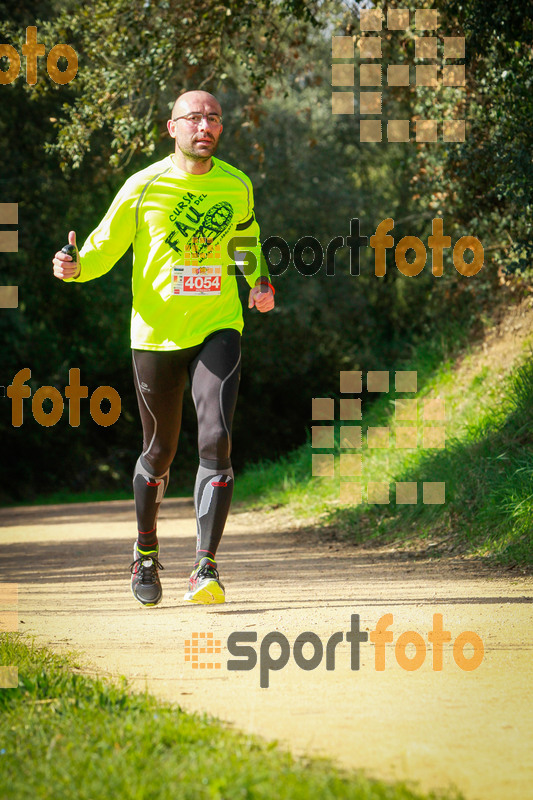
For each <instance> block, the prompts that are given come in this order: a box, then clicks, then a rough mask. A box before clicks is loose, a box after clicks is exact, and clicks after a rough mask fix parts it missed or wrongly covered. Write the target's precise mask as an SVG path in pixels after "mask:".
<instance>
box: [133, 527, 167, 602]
mask: <svg viewBox="0 0 533 800" xmlns="http://www.w3.org/2000/svg"><path fill="white" fill-rule="evenodd" d="M158 555H159V545H158V546H157V547H156V548H153V547H152V548H151V549H148V548H147V549H146V550H143V549H140V548H139V546H138V545H137V542H135V544H134V545H133V562H132V564H130V572H131V591H132V593H133V596H134V598H135V599H136V600H138V601H139V603H141V604H142V605H143V606H156V605H157V604H158V603H160V602H161V598H162V597H163V589H162V587H161V581H160V580H159V575H158V574H157V571H158V570H159V569H164V567H163V566H162V565H161V564H160V563H159V561H158V560H157V556H158Z"/></svg>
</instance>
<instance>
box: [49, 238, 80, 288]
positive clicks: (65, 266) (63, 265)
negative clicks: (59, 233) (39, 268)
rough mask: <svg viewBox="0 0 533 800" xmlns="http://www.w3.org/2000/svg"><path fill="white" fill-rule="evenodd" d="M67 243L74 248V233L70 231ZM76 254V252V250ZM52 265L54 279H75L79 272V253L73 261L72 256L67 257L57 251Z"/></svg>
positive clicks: (65, 254)
mask: <svg viewBox="0 0 533 800" xmlns="http://www.w3.org/2000/svg"><path fill="white" fill-rule="evenodd" d="M68 243H69V244H73V245H74V247H76V233H75V231H70V232H69V235H68ZM76 252H78V250H77V248H76ZM52 263H53V265H54V275H55V277H56V278H59V279H60V280H64V279H65V278H77V277H78V275H79V274H80V272H81V264H80V261H79V253H78V260H77V261H73V259H72V256H69V255H67V253H63V252H62V251H61V250H59V251H58V252H57V253H56V254H55V256H54V260H53V262H52Z"/></svg>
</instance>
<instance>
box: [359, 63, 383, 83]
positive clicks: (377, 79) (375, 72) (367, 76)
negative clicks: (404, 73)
mask: <svg viewBox="0 0 533 800" xmlns="http://www.w3.org/2000/svg"><path fill="white" fill-rule="evenodd" d="M359 84H360V86H381V64H361V66H360V68H359Z"/></svg>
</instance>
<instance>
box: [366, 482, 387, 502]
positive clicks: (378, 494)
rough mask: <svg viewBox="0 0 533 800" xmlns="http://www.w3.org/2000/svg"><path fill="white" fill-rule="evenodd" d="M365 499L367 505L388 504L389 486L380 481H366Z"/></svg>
mask: <svg viewBox="0 0 533 800" xmlns="http://www.w3.org/2000/svg"><path fill="white" fill-rule="evenodd" d="M366 491H367V498H368V502H369V503H376V504H377V505H385V504H387V503H388V502H389V484H388V483H383V482H382V481H368V484H367V488H366Z"/></svg>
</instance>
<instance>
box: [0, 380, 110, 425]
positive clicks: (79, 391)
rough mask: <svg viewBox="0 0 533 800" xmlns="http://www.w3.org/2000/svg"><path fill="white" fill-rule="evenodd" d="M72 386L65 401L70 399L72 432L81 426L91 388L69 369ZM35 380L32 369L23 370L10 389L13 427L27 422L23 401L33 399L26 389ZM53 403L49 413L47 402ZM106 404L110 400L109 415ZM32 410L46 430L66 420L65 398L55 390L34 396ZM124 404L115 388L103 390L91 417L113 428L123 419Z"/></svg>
mask: <svg viewBox="0 0 533 800" xmlns="http://www.w3.org/2000/svg"><path fill="white" fill-rule="evenodd" d="M68 375H69V383H68V384H67V386H65V397H68V400H69V403H68V410H69V424H70V426H71V427H72V428H77V427H78V426H79V424H80V400H81V399H82V398H84V397H88V396H89V388H88V387H87V386H82V385H81V384H80V371H79V369H77V368H75V367H73V368H72V369H69V372H68ZM30 378H31V369H30V368H29V367H25V368H24V369H19V371H18V372H17V374H16V375H15V377H14V378H13V382H12V383H11V384H10V385H9V386H8V387H7V396H8V397H10V398H11V424H12V425H13V427H15V428H19V427H20V426H21V425H22V423H23V421H24V416H23V402H22V400H23V398H24V397H31V389H30V387H29V386H26V381H29V379H30ZM47 399H48V400H51V401H52V409H51V410H50V411H45V410H44V409H43V402H44V401H45V400H47ZM102 400H108V401H109V404H110V408H109V411H108V412H107V413H104V412H103V411H102V409H101V407H100V404H101V402H102ZM31 408H32V412H33V416H34V418H35V420H36V422H38V423H39V425H43V426H44V427H46V428H49V427H51V426H52V425H55V424H56V423H57V422H59V420H60V419H61V417H62V416H63V409H64V403H63V398H62V397H61V394H60V392H59V390H58V389H56V388H55V386H41V387H40V389H37V391H36V392H35V394H34V395H33V398H32V402H31ZM121 409H122V403H121V399H120V395H119V393H118V392H117V390H116V389H113V387H112V386H99V387H98V388H97V389H95V390H94V392H93V393H92V395H91V399H90V401H89V410H90V414H91V417H92V418H93V420H94V421H95V422H96V424H97V425H100V426H102V427H105V428H107V427H109V426H110V425H113V424H114V423H115V422H116V421H117V420H118V418H119V417H120V412H121Z"/></svg>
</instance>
